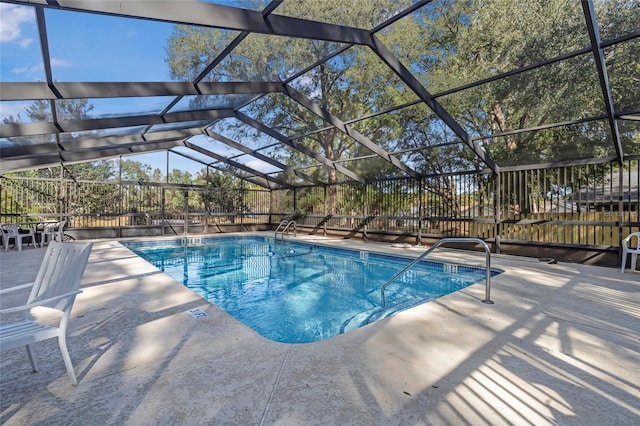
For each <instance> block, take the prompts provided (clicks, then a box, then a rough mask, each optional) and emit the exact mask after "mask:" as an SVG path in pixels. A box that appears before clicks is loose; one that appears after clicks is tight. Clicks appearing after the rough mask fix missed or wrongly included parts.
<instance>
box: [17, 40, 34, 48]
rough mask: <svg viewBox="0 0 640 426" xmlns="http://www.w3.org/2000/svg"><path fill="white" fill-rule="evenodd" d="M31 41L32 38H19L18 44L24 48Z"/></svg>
mask: <svg viewBox="0 0 640 426" xmlns="http://www.w3.org/2000/svg"><path fill="white" fill-rule="evenodd" d="M31 43H33V39H32V38H23V39H22V40H20V41H19V42H18V44H19V45H20V47H22V48H23V49H26V48H27V47H29V45H30V44H31Z"/></svg>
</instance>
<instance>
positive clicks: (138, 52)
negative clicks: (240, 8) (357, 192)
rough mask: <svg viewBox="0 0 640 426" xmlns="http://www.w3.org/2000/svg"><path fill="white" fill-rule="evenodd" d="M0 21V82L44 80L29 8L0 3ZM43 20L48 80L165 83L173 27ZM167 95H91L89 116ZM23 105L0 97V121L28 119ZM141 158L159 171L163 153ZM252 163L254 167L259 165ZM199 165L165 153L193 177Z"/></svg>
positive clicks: (89, 18)
mask: <svg viewBox="0 0 640 426" xmlns="http://www.w3.org/2000/svg"><path fill="white" fill-rule="evenodd" d="M218 3H227V4H229V3H233V2H232V1H231V2H230V1H218ZM0 22H1V24H2V25H0V81H2V82H35V81H46V77H45V72H44V66H43V61H42V52H41V47H40V38H39V35H38V29H37V22H36V16H35V9H34V8H31V7H24V6H18V5H13V4H7V3H0ZM45 22H46V24H47V37H48V41H49V43H48V45H49V55H50V57H51V65H52V75H53V80H54V81H59V82H75V81H78V82H117V81H150V82H153V81H171V76H170V71H169V67H168V65H167V63H166V62H165V60H164V58H165V57H166V53H165V46H166V45H167V40H168V39H169V37H170V36H171V34H172V31H173V28H174V26H173V25H172V24H167V23H160V22H153V21H146V20H141V19H126V18H117V17H108V16H102V15H97V14H89V13H74V12H68V11H60V10H56V9H45ZM172 99H173V97H150V98H145V99H142V98H121V99H92V100H90V103H91V104H92V105H93V106H94V109H93V110H92V111H91V114H92V115H95V116H100V115H106V116H114V115H117V114H119V113H121V112H124V113H131V112H135V113H138V114H145V113H157V112H160V111H161V110H162V109H163V108H164V107H165V106H166V105H167V104H168V103H169V102H170V101H171V100H172ZM28 105H29V103H28V102H12V101H1V102H0V119H3V118H5V117H8V116H9V115H13V116H17V115H18V114H20V117H21V119H22V121H23V122H28V121H29V119H28V117H27V116H26V114H25V112H24V108H25V107H26V106H28ZM144 158H145V160H144V161H145V162H146V161H149V163H150V164H151V165H152V167H154V168H156V167H159V168H160V169H161V170H162V171H163V172H164V171H165V169H166V165H165V164H164V163H165V161H166V154H164V153H159V154H155V155H148V156H145V157H144ZM128 159H135V158H133V157H128ZM141 160H142V159H141ZM260 163H262V162H260ZM254 166H256V167H258V168H260V167H264V164H258V163H255V164H254ZM202 167H203V166H202V165H201V164H199V163H194V162H192V161H190V160H188V159H185V158H184V157H182V156H178V155H171V157H170V168H181V169H183V170H188V171H190V172H191V173H192V174H193V175H195V173H196V172H197V171H198V170H200V169H201V168H202ZM265 171H267V170H265ZM268 171H272V170H268Z"/></svg>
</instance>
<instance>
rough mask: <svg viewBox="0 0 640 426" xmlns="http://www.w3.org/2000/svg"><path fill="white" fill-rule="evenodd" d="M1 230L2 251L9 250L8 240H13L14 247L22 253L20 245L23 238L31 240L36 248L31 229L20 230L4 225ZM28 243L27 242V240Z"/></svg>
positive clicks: (34, 237)
mask: <svg viewBox="0 0 640 426" xmlns="http://www.w3.org/2000/svg"><path fill="white" fill-rule="evenodd" d="M0 228H1V229H2V242H3V243H4V250H5V251H7V250H9V240H11V239H13V241H14V242H15V245H17V246H18V251H22V243H23V242H24V239H25V238H31V241H33V244H34V245H35V246H36V247H37V246H38V243H37V242H36V236H35V234H34V233H33V229H31V228H27V229H22V230H21V229H20V228H19V227H18V226H17V225H11V224H6V225H2V226H1V227H0ZM27 242H29V240H27Z"/></svg>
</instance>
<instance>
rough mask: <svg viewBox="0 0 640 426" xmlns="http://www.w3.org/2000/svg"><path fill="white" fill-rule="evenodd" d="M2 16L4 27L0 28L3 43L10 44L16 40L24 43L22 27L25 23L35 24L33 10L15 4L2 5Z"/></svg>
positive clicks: (0, 38)
mask: <svg viewBox="0 0 640 426" xmlns="http://www.w3.org/2000/svg"><path fill="white" fill-rule="evenodd" d="M0 16H2V26H1V27H0V42H1V43H9V42H12V41H16V40H18V41H19V42H20V43H22V40H21V37H22V32H21V28H20V26H21V25H22V24H25V23H31V22H35V14H34V13H33V8H30V7H24V6H16V5H13V4H7V3H0ZM21 45H22V44H21ZM23 47H24V46H23Z"/></svg>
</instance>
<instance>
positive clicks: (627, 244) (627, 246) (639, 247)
mask: <svg viewBox="0 0 640 426" xmlns="http://www.w3.org/2000/svg"><path fill="white" fill-rule="evenodd" d="M632 238H635V239H636V244H635V247H634V246H633V244H632V243H631V239H632ZM628 254H630V255H631V265H630V267H631V270H632V271H635V270H636V267H637V262H638V255H639V254H640V232H632V233H631V234H629V235H627V237H626V238H625V239H624V240H622V269H621V270H622V273H623V274H624V268H625V267H626V266H627V255H628Z"/></svg>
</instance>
